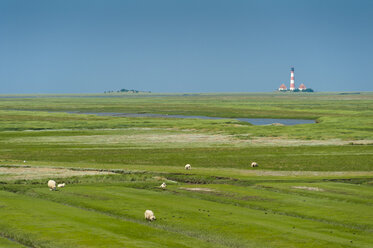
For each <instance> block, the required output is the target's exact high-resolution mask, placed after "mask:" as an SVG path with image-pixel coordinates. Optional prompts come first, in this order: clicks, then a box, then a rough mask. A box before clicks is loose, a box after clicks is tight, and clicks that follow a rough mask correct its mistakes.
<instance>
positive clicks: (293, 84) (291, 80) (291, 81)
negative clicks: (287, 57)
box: [290, 67, 295, 91]
mask: <svg viewBox="0 0 373 248" xmlns="http://www.w3.org/2000/svg"><path fill="white" fill-rule="evenodd" d="M290 90H291V91H293V90H295V83H294V67H291V70H290Z"/></svg>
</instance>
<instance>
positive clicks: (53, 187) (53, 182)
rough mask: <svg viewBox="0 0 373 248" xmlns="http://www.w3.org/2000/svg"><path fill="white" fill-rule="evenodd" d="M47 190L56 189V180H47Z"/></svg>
mask: <svg viewBox="0 0 373 248" xmlns="http://www.w3.org/2000/svg"><path fill="white" fill-rule="evenodd" d="M48 187H49V190H56V182H55V181H54V180H49V181H48Z"/></svg>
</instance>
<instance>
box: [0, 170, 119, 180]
mask: <svg viewBox="0 0 373 248" xmlns="http://www.w3.org/2000/svg"><path fill="white" fill-rule="evenodd" d="M106 174H114V173H113V172H108V171H95V170H76V169H74V170H71V169H67V168H50V167H24V166H19V167H8V166H7V167H2V166H0V176H1V180H3V181H10V180H19V179H25V180H30V179H41V178H61V177H72V176H86V175H106Z"/></svg>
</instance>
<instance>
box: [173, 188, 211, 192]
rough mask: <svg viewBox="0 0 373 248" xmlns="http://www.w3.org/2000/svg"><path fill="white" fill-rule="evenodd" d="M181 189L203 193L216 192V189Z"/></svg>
mask: <svg viewBox="0 0 373 248" xmlns="http://www.w3.org/2000/svg"><path fill="white" fill-rule="evenodd" d="M179 189H183V190H188V191H202V192H214V191H215V189H210V188H184V187H180V188H179Z"/></svg>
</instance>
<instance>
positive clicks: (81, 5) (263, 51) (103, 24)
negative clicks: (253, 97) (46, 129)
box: [0, 0, 373, 94]
mask: <svg viewBox="0 0 373 248" xmlns="http://www.w3.org/2000/svg"><path fill="white" fill-rule="evenodd" d="M292 66H294V67H295V82H296V85H299V84H300V83H304V84H305V85H306V86H307V87H311V88H313V89H315V90H317V91H373V1H370V0H367V1H365V0H355V1H352V0H351V1H344V0H338V1H337V0H323V1H319V0H293V1H289V0H283V1H281V0H277V1H274V0H273V1H269V0H257V1H249V0H245V1H240V0H225V1H220V0H157V1H155V0H131V1H127V0H120V1H116V0H101V1H95V0H84V1H83V0H33V1H29V0H22V1H21V0H1V1H0V85H1V88H0V94H5V93H94V92H103V91H105V90H116V89H121V88H127V89H132V88H134V89H138V90H150V91H153V92H266V91H272V90H274V89H275V88H278V87H279V86H280V84H281V83H285V84H286V85H287V86H288V85H289V80H290V67H292Z"/></svg>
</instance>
